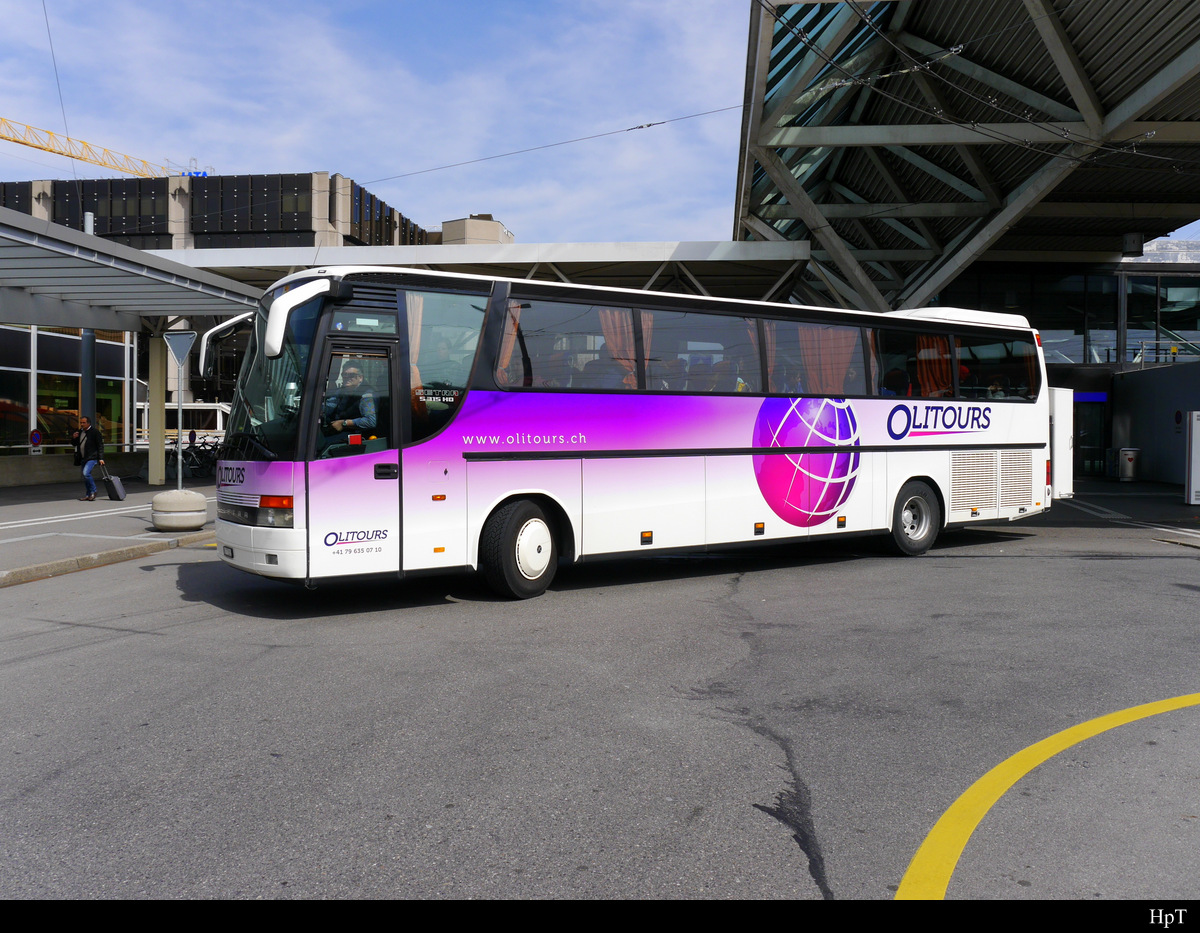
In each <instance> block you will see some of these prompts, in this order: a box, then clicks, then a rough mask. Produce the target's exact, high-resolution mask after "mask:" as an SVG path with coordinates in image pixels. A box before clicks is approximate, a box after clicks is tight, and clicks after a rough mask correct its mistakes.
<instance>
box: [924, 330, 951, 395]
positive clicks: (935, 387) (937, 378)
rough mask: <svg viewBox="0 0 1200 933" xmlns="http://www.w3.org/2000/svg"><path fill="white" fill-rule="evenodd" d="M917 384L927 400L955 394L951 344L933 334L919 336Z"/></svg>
mask: <svg viewBox="0 0 1200 933" xmlns="http://www.w3.org/2000/svg"><path fill="white" fill-rule="evenodd" d="M917 383H918V384H919V385H920V386H921V395H922V396H924V397H925V398H943V397H945V396H948V395H952V394H953V392H954V373H953V372H952V371H951V369H950V342H949V341H948V340H947V339H946V338H945V337H935V336H933V335H931V334H919V335H918V336H917Z"/></svg>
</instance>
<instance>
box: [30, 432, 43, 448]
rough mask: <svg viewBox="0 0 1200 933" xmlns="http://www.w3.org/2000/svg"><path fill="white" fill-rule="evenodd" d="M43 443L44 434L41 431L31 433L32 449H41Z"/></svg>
mask: <svg viewBox="0 0 1200 933" xmlns="http://www.w3.org/2000/svg"><path fill="white" fill-rule="evenodd" d="M41 443H42V432H41V431H30V432H29V445H30V446H31V447H39V446H41Z"/></svg>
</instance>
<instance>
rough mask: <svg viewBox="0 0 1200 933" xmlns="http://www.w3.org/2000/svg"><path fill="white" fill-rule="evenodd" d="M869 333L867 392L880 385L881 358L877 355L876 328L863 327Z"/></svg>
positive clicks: (871, 391) (864, 331)
mask: <svg viewBox="0 0 1200 933" xmlns="http://www.w3.org/2000/svg"><path fill="white" fill-rule="evenodd" d="M863 333H865V334H866V335H867V392H868V393H873V392H874V391H875V387H876V386H878V385H879V359H878V357H877V356H876V355H875V329H874V328H872V327H865V328H863Z"/></svg>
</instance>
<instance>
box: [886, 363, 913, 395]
mask: <svg viewBox="0 0 1200 933" xmlns="http://www.w3.org/2000/svg"><path fill="white" fill-rule="evenodd" d="M879 394H880V395H901V396H909V395H912V382H910V381H909V378H908V373H906V372H905V371H904V370H903V369H889V370H888V371H887V372H886V373H885V374H884V377H883V384H882V385H881V386H880V387H879Z"/></svg>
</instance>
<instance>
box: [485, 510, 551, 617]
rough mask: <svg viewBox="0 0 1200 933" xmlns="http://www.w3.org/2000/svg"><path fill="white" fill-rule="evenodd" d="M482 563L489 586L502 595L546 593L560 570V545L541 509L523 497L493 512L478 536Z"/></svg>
mask: <svg viewBox="0 0 1200 933" xmlns="http://www.w3.org/2000/svg"><path fill="white" fill-rule="evenodd" d="M479 562H480V564H482V565H483V574H484V577H485V578H486V579H487V582H488V586H490V587H491V588H492V589H493V590H494V591H495V592H496V593H498V594H500V595H501V596H507V597H510V598H512V599H529V598H531V597H533V596H540V595H541V594H542V593H544V592H545V591H546V587H548V586H549V585H550V581H551V580H553V579H554V572H555V570H557V569H558V548H557V547H556V546H555V543H554V530H553V529H552V528H551V527H550V523H549V522H548V521H547V520H546V516H545V514H544V513H543V512H542V510H541V509H540V508H539V507H538V506H537V505H536V504H534V503H533V502H530V501H529V500H528V499H521V500H518V501H516V502H510V503H508V504H507V505H505V506H503V507H501V508H499V509H497V510H496V511H495V512H494V513H492V515H491V517H490V518H489V519H488V520H487V523H486V524H485V525H484V526H483V534H482V536H481V537H480V539H479Z"/></svg>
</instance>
